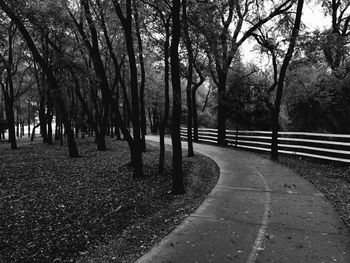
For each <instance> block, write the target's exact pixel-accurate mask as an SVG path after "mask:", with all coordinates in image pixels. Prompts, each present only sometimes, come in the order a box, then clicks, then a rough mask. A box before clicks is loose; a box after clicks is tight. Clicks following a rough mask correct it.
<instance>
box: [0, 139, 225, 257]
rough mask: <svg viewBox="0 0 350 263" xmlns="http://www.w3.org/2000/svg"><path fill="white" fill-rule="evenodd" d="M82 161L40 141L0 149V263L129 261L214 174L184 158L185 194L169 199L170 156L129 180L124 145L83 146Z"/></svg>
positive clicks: (193, 203) (148, 162)
mask: <svg viewBox="0 0 350 263" xmlns="http://www.w3.org/2000/svg"><path fill="white" fill-rule="evenodd" d="M78 143H79V151H80V153H81V155H82V157H81V158H76V159H69V158H68V157H67V149H66V148H65V147H60V146H57V145H52V146H47V145H44V144H41V143H34V144H31V143H24V144H20V149H19V150H9V149H8V145H6V144H1V145H0V262H9V263H10V262H55V263H58V262H134V261H135V260H136V259H137V258H138V257H139V256H141V255H142V254H143V253H145V252H146V251H148V250H149V249H150V248H151V247H152V246H153V245H155V244H156V243H157V242H159V241H160V239H161V238H162V237H164V236H165V235H167V234H168V233H169V232H171V231H172V230H173V229H174V228H175V226H176V225H178V224H179V223H180V222H181V221H182V220H183V219H184V218H185V217H186V216H187V215H188V214H189V213H191V212H192V211H193V210H194V209H195V208H196V207H198V205H199V204H200V203H201V202H202V201H203V199H204V198H205V197H206V195H207V194H208V193H209V192H210V190H211V189H212V187H213V186H214V185H215V184H216V181H217V177H218V175H219V170H218V167H217V166H216V165H215V163H214V162H212V161H211V160H210V159H208V158H206V157H204V156H200V155H199V156H196V157H192V158H184V172H185V184H186V192H187V193H186V195H183V196H173V195H171V194H170V189H171V159H170V158H171V156H170V153H167V158H166V171H165V173H164V174H163V175H158V174H157V169H158V167H157V163H158V161H157V160H158V150H157V149H156V148H155V147H154V146H149V147H148V152H147V154H144V163H145V165H144V170H145V174H146V177H145V178H143V179H133V178H132V170H131V168H130V167H129V166H128V165H127V164H128V162H129V151H128V148H127V145H126V143H125V142H123V141H116V140H113V141H112V140H110V141H109V142H108V146H109V150H107V151H103V152H98V151H96V146H95V145H94V144H93V142H92V141H91V139H86V140H80V141H78Z"/></svg>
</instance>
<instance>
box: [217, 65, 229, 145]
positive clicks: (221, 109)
mask: <svg viewBox="0 0 350 263" xmlns="http://www.w3.org/2000/svg"><path fill="white" fill-rule="evenodd" d="M226 81H227V72H222V71H221V72H219V85H218V126H217V127H218V144H219V145H226V107H225V95H226Z"/></svg>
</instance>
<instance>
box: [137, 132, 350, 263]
mask: <svg viewBox="0 0 350 263" xmlns="http://www.w3.org/2000/svg"><path fill="white" fill-rule="evenodd" d="M148 139H149V140H158V138H157V137H152V136H150V137H148ZM168 142H169V141H168ZM183 145H184V146H185V143H183ZM195 150H196V151H197V152H199V153H202V154H205V155H207V156H209V157H210V158H212V159H213V160H214V161H215V162H216V163H217V164H218V165H219V167H220V177H219V180H218V183H217V185H216V186H215V188H214V189H213V191H212V192H211V193H210V194H209V196H208V198H207V199H206V200H205V201H204V203H203V204H202V205H201V206H200V207H199V208H198V209H197V210H196V211H195V212H194V213H193V214H191V215H190V216H189V217H188V218H187V219H186V220H185V221H184V222H183V223H182V224H181V225H180V226H178V227H177V228H176V229H175V231H173V232H172V233H171V234H170V235H168V236H167V237H165V238H164V239H163V240H162V241H161V242H160V243H159V244H158V245H157V246H156V247H154V248H153V249H152V250H151V251H150V252H149V253H147V254H146V255H144V256H143V257H142V258H140V259H139V260H138V261H137V263H146V262H147V263H148V262H153V263H161V262H162V263H163V262H164V263H166V262H167V263H170V262H173V263H195V262H197V263H205V262H215V263H225V262H246V263H252V262H279V263H288V262H291V263H292V262H293V263H297V262H307V263H312V262H319V263H320V262H344V263H349V262H350V235H349V233H348V232H347V230H346V228H345V226H344V224H343V223H342V222H341V220H340V219H339V217H338V215H337V213H336V212H335V210H334V209H333V207H332V206H331V204H330V203H329V202H328V201H327V199H326V198H325V197H324V196H323V195H322V194H321V193H320V192H319V191H318V190H316V189H315V188H314V187H313V186H312V184H311V183H309V182H308V181H306V180H304V179H303V178H302V177H300V176H298V175H296V174H295V173H293V172H292V171H291V170H289V169H287V168H285V167H283V166H280V165H278V164H276V163H274V162H271V161H269V160H267V159H263V158H260V157H258V156H257V155H254V154H251V153H246V152H243V151H235V150H233V149H229V148H220V147H216V146H211V145H204V144H195Z"/></svg>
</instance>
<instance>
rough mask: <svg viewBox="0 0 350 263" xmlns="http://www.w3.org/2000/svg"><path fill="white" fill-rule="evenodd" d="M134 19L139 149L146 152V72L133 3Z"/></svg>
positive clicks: (136, 13) (137, 19)
mask: <svg viewBox="0 0 350 263" xmlns="http://www.w3.org/2000/svg"><path fill="white" fill-rule="evenodd" d="M134 17H135V29H136V36H137V40H138V41H137V42H138V49H139V62H140V69H141V83H140V115H141V116H140V121H141V147H142V151H143V152H145V151H146V110H145V85H146V71H145V63H144V59H143V47H142V38H141V33H140V25H139V17H138V12H137V9H136V4H135V1H134Z"/></svg>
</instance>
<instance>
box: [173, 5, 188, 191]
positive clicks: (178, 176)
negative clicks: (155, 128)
mask: <svg viewBox="0 0 350 263" xmlns="http://www.w3.org/2000/svg"><path fill="white" fill-rule="evenodd" d="M180 9H181V3H180V0H173V6H172V9H171V13H172V21H173V23H172V33H171V35H172V40H171V46H170V57H171V59H170V65H171V83H172V88H173V112H172V126H171V141H172V145H173V171H172V175H173V180H172V193H173V194H176V195H178V194H184V193H185V189H184V182H183V170H182V148H181V135H180V124H181V123H180V122H181V82H180V60H179V50H178V48H179V42H180V37H181V25H180Z"/></svg>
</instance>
